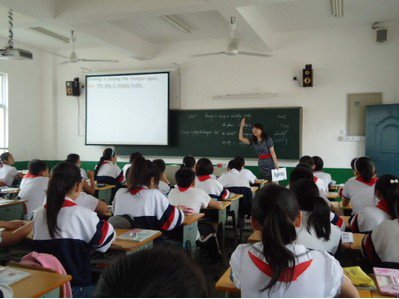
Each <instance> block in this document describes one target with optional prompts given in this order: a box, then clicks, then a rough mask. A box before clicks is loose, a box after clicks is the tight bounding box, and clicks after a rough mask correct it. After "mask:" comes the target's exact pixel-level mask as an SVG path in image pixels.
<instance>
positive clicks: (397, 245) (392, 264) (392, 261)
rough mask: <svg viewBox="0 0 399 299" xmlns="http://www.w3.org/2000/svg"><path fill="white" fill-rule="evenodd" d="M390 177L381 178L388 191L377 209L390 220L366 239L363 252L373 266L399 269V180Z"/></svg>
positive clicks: (379, 226) (383, 222)
mask: <svg viewBox="0 0 399 299" xmlns="http://www.w3.org/2000/svg"><path fill="white" fill-rule="evenodd" d="M389 177H390V178H389V180H388V176H382V177H381V179H383V180H384V185H385V184H386V188H387V190H386V191H385V192H386V193H385V195H383V194H381V195H383V196H384V197H383V198H382V199H381V201H380V203H381V202H382V204H381V205H380V207H378V206H377V208H380V209H384V210H385V212H386V213H387V214H389V217H390V218H388V219H386V220H384V221H382V222H381V223H380V224H379V225H378V226H377V227H376V228H375V229H374V230H373V231H372V232H370V233H369V234H367V235H366V236H365V237H364V239H363V242H362V252H363V255H364V256H365V257H366V258H367V259H368V260H369V261H370V262H371V263H372V264H373V266H376V267H387V268H396V269H399V241H398V240H399V178H398V177H395V176H389ZM388 185H389V186H388Z"/></svg>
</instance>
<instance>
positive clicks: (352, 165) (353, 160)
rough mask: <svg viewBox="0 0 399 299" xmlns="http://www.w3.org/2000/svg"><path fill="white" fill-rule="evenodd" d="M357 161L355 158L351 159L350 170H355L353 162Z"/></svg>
mask: <svg viewBox="0 0 399 299" xmlns="http://www.w3.org/2000/svg"><path fill="white" fill-rule="evenodd" d="M356 160H357V158H353V159H352V161H351V168H352V169H353V170H355V161H356Z"/></svg>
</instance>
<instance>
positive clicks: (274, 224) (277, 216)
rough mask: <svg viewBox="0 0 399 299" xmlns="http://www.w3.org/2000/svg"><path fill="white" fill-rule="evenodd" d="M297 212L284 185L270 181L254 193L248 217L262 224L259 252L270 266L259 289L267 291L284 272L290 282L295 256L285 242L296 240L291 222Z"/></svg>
mask: <svg viewBox="0 0 399 299" xmlns="http://www.w3.org/2000/svg"><path fill="white" fill-rule="evenodd" d="M299 213H300V211H299V205H298V202H297V201H296V199H295V195H294V194H293V193H292V192H291V191H290V190H288V189H287V188H284V187H282V186H279V185H276V184H274V183H271V184H268V185H266V186H265V187H263V188H262V189H260V190H259V191H258V192H257V193H256V196H255V198H254V200H253V204H252V217H253V218H254V220H256V221H257V222H258V223H259V224H260V225H262V243H263V254H264V256H265V259H266V261H267V262H268V263H269V265H270V266H271V268H272V269H273V275H272V276H271V279H270V282H269V284H268V285H267V286H266V287H264V288H263V289H262V290H261V291H264V290H267V289H269V291H270V290H271V289H272V288H273V287H274V286H275V285H276V283H277V281H278V280H279V279H280V278H281V276H282V275H283V274H285V273H286V274H287V275H288V279H289V280H290V281H291V280H292V278H293V274H294V268H295V255H294V254H293V253H292V252H291V251H290V250H288V249H287V247H286V245H288V244H291V243H293V242H294V241H295V240H296V237H297V234H296V230H295V224H294V223H295V220H296V219H297V217H298V216H299Z"/></svg>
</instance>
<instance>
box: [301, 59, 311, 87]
mask: <svg viewBox="0 0 399 299" xmlns="http://www.w3.org/2000/svg"><path fill="white" fill-rule="evenodd" d="M302 78H303V82H302V86H303V87H312V86H313V70H312V65H311V64H307V65H305V68H304V69H303V70H302Z"/></svg>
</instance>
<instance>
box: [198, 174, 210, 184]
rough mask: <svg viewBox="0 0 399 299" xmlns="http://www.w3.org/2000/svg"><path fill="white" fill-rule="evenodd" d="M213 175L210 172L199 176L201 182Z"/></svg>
mask: <svg viewBox="0 0 399 299" xmlns="http://www.w3.org/2000/svg"><path fill="white" fill-rule="evenodd" d="M211 178H212V177H211V176H210V175H209V174H208V175H200V176H199V177H198V180H199V181H200V182H204V181H206V180H209V179H211Z"/></svg>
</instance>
